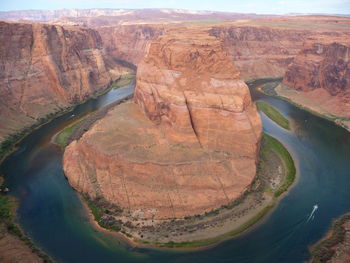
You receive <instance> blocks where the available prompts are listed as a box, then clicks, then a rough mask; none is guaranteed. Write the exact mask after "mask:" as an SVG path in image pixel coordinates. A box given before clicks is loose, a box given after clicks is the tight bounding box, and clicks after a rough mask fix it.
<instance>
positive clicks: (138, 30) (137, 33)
mask: <svg viewBox="0 0 350 263" xmlns="http://www.w3.org/2000/svg"><path fill="white" fill-rule="evenodd" d="M96 29H97V30H98V32H99V33H100V35H101V37H102V39H103V45H104V47H105V49H106V52H107V53H108V54H109V55H110V56H112V57H116V58H119V59H122V60H126V61H129V62H131V63H133V64H134V65H138V63H139V62H140V61H141V60H142V59H143V58H144V56H145V54H146V52H147V50H148V47H149V45H150V43H151V41H152V40H154V39H156V38H157V37H158V36H160V35H161V34H163V33H164V31H165V28H164V27H162V26H158V25H123V26H110V27H98V28H96Z"/></svg>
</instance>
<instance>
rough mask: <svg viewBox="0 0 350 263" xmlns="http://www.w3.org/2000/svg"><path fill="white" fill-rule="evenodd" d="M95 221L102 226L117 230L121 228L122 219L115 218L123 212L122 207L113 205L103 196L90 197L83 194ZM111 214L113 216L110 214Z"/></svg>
mask: <svg viewBox="0 0 350 263" xmlns="http://www.w3.org/2000/svg"><path fill="white" fill-rule="evenodd" d="M83 197H84V199H85V201H86V203H87V205H88V207H89V208H90V210H91V213H92V214H93V216H94V219H95V221H96V222H97V223H98V224H99V225H100V226H101V227H103V228H106V229H109V230H113V231H117V232H119V231H120V230H121V229H122V224H123V223H122V221H121V220H118V219H116V218H115V216H116V215H120V214H121V213H123V209H122V208H121V207H119V206H116V205H113V204H111V203H109V202H107V201H106V200H104V199H103V198H95V199H91V198H89V197H88V196H87V195H83ZM112 215H113V216H112Z"/></svg>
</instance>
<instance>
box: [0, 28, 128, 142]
mask: <svg viewBox="0 0 350 263" xmlns="http://www.w3.org/2000/svg"><path fill="white" fill-rule="evenodd" d="M0 43H1V44H0V68H1V70H0V118H1V123H0V141H2V140H3V139H5V137H6V136H7V135H9V134H11V133H16V132H18V131H20V130H22V129H23V128H25V127H28V126H31V125H32V124H34V123H36V122H37V121H38V120H39V119H40V118H44V117H45V116H46V115H47V114H50V113H54V112H56V111H58V110H60V109H63V108H65V107H68V106H70V105H73V104H75V103H77V102H79V101H82V100H84V99H86V98H87V97H89V96H90V95H91V94H93V93H94V92H96V91H97V90H99V89H103V88H106V87H107V86H108V85H109V83H110V82H112V81H113V80H115V79H117V78H118V77H119V76H120V74H121V72H122V71H121V67H120V66H119V65H117V64H116V63H115V62H113V61H111V60H109V59H108V60H107V59H106V58H105V57H104V54H103V49H102V41H101V37H100V36H99V34H98V33H97V32H96V31H94V30H92V29H82V28H78V27H61V26H53V25H45V24H37V23H6V22H0Z"/></svg>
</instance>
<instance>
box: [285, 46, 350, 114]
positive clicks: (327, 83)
mask: <svg viewBox="0 0 350 263" xmlns="http://www.w3.org/2000/svg"><path fill="white" fill-rule="evenodd" d="M283 84H284V85H286V86H288V87H290V88H293V89H296V90H297V91H299V92H300V94H302V96H304V97H306V98H308V99H310V100H311V101H313V102H314V103H316V104H319V105H320V106H321V107H323V108H324V109H325V110H326V111H327V112H329V113H330V114H332V115H335V116H341V117H347V118H350V42H349V41H345V40H344V39H340V40H339V41H337V40H336V39H333V41H319V42H307V43H305V45H304V47H303V49H302V50H301V51H300V53H299V54H298V56H296V57H295V59H294V60H293V63H292V64H291V65H290V66H289V67H288V69H287V72H286V75H285V76H284V78H283Z"/></svg>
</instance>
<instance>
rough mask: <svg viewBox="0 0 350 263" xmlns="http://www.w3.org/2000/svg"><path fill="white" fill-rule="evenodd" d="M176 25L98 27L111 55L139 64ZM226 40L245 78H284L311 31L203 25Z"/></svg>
mask: <svg viewBox="0 0 350 263" xmlns="http://www.w3.org/2000/svg"><path fill="white" fill-rule="evenodd" d="M173 27H174V26H170V25H168V26H166V25H165V26H159V25H121V26H110V27H96V29H97V30H98V31H99V33H100V34H101V37H102V39H103V43H104V46H105V48H106V50H107V52H108V54H109V55H111V56H113V57H117V58H120V59H123V60H127V61H130V62H131V63H133V64H135V65H138V63H139V62H140V61H141V60H142V58H143V57H144V56H145V54H146V53H147V51H148V47H149V45H150V43H151V41H152V40H154V39H156V38H157V37H158V36H159V35H162V34H164V33H165V32H166V31H167V30H171V28H173ZM200 30H203V31H209V32H210V34H211V35H212V36H215V37H217V38H219V39H222V40H223V41H224V45H225V47H226V48H227V50H228V51H229V56H231V58H232V59H233V61H234V62H235V65H236V66H237V68H238V69H239V71H240V72H241V77H242V78H243V79H244V80H249V79H253V78H265V77H282V76H283V75H284V73H285V71H286V68H287V66H288V65H289V64H290V62H291V61H292V59H293V58H294V57H295V56H296V55H297V53H298V52H299V51H300V49H301V47H302V44H303V42H304V41H305V40H306V39H307V38H308V37H310V32H309V31H304V30H286V29H272V28H268V27H254V26H215V27H203V26H202V27H200Z"/></svg>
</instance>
